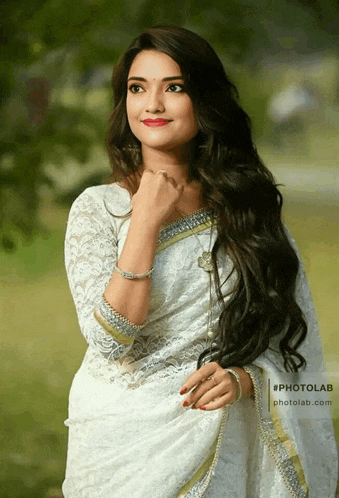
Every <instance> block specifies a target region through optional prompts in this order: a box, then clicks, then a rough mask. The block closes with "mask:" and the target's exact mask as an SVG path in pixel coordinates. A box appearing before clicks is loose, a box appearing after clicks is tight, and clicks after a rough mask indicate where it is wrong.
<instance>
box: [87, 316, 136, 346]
mask: <svg viewBox="0 0 339 498" xmlns="http://www.w3.org/2000/svg"><path fill="white" fill-rule="evenodd" d="M93 314H94V317H95V319H96V321H97V322H98V323H99V324H100V325H101V327H102V328H103V329H104V330H105V331H106V332H107V333H108V334H110V335H111V336H112V337H113V338H114V339H116V340H117V341H118V342H120V343H121V344H125V345H126V346H129V345H130V344H132V343H133V342H134V337H129V336H127V335H124V334H122V333H121V332H119V331H118V330H117V329H116V328H114V327H112V326H111V325H109V324H108V323H107V322H106V321H105V320H104V319H103V318H102V317H101V316H100V315H99V312H98V311H97V310H94V312H93Z"/></svg>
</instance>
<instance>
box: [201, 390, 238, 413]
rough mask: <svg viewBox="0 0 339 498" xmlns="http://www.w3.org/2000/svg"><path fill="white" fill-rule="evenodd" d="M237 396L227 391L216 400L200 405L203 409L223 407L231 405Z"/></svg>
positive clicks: (209, 409)
mask: <svg viewBox="0 0 339 498" xmlns="http://www.w3.org/2000/svg"><path fill="white" fill-rule="evenodd" d="M234 399H235V396H234V395H232V393H226V394H224V395H223V396H220V398H218V399H216V400H215V401H210V402H209V403H206V404H204V405H202V406H200V409H201V410H206V411H211V410H217V409H219V408H223V407H224V406H226V405H231V404H232V403H233V402H234Z"/></svg>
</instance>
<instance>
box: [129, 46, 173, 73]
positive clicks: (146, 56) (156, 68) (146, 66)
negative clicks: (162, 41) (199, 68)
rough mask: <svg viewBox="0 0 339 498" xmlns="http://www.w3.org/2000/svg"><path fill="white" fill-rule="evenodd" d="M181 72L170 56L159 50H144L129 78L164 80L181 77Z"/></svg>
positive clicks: (138, 56)
mask: <svg viewBox="0 0 339 498" xmlns="http://www.w3.org/2000/svg"><path fill="white" fill-rule="evenodd" d="M179 75H181V70H180V66H179V64H177V63H176V62H175V61H174V60H173V59H172V58H171V57H170V56H169V55H167V54H164V53H163V52H159V51H157V50H143V51H142V52H139V53H138V55H137V56H136V57H135V58H134V60H133V62H132V65H131V67H130V70H129V73H128V77H130V76H142V77H145V78H164V77H165V76H179Z"/></svg>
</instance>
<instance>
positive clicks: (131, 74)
mask: <svg viewBox="0 0 339 498" xmlns="http://www.w3.org/2000/svg"><path fill="white" fill-rule="evenodd" d="M113 89H114V97H115V103H114V110H113V113H112V118H111V126H110V129H109V133H108V140H107V147H108V152H109V154H110V158H111V161H112V165H113V168H114V169H113V179H114V182H113V183H112V184H109V185H103V186H96V187H91V188H89V189H87V190H85V192H83V193H82V194H81V195H80V196H79V197H78V198H77V199H76V201H75V202H74V204H73V206H72V208H71V212H70V215H69V221H68V227H67V233H66V244H65V258H66V268H67V273H68V278H69V282H70V288H71V292H72V294H73V298H74V301H75V305H76V309H77V313H78V318H79V324H80V328H81V331H82V333H83V334H84V336H85V338H86V340H87V342H88V344H89V347H88V349H87V352H86V355H85V358H84V360H83V363H82V365H81V367H80V369H79V371H78V372H77V374H76V375H75V378H74V381H73V384H72V388H71V393H70V405H69V418H68V419H67V421H66V422H65V423H66V425H67V426H68V427H69V447H68V457H67V468H66V479H65V481H64V483H63V492H64V495H65V498H85V497H86V498H92V497H93V498H98V497H105V498H110V497H112V498H127V497H128V498H129V497H131V498H132V497H133V498H146V497H152V498H157V497H159V498H174V497H179V496H180V497H183V496H184V497H187V498H188V497H201V496H204V497H205V498H220V497H232V498H234V497H239V498H249V497H251V498H252V497H253V498H256V497H259V496H260V497H263V498H266V497H272V498H273V497H274V498H277V497H280V498H285V497H286V498H287V497H291V496H294V497H306V496H310V497H312V496H313V497H317V498H319V497H320V496H324V497H325V496H326V497H332V496H334V492H335V480H336V468H335V458H336V447H335V442H334V436H333V430H332V425H331V420H330V416H329V413H328V411H326V409H325V408H324V410H322V412H321V415H320V416H318V417H311V416H310V415H307V414H306V415H305V412H304V413H301V412H300V410H299V412H298V407H295V406H294V405H293V403H290V406H288V408H284V412H282V411H281V409H280V407H279V406H278V408H275V409H274V411H273V408H272V406H271V405H272V402H270V403H268V402H267V399H268V396H270V392H267V393H264V391H263V389H264V387H265V386H266V385H267V381H268V382H271V383H272V385H273V384H277V385H279V384H280V385H285V384H287V381H289V382H290V381H291V375H292V374H287V373H286V372H298V371H299V372H300V371H301V370H302V368H305V366H306V370H305V372H306V373H307V375H308V376H309V377H310V376H311V373H312V372H318V371H319V370H321V368H322V351H321V344H320V339H319V334H318V330H317V325H316V320H315V317H314V310H313V307H312V303H311V298H310V295H309V290H308V286H307V282H306V279H305V276H304V273H303V271H302V269H299V264H298V258H297V256H296V253H295V249H294V248H293V247H292V245H293V241H292V239H291V238H290V236H289V235H288V234H287V233H286V230H285V229H284V227H283V225H282V222H281V216H280V213H281V204H282V199H281V195H280V193H279V192H278V190H277V188H276V186H275V184H274V180H273V177H272V175H271V174H270V172H269V171H268V170H267V169H266V168H265V167H264V166H263V164H262V163H261V161H260V159H259V157H258V154H257V152H256V149H255V147H254V145H253V143H252V139H251V133H250V127H249V119H248V117H247V115H246V113H245V112H244V111H243V110H242V109H241V108H240V107H239V105H238V103H237V100H236V90H235V88H234V86H233V85H232V84H231V83H230V81H229V80H228V78H227V76H226V75H225V72H224V69H223V66H222V64H221V62H220V60H219V59H218V57H217V55H216V54H215V52H214V50H213V49H212V48H211V47H210V45H209V44H208V43H207V42H206V41H204V40H203V39H202V38H200V37H199V36H197V35H196V34H194V33H192V32H190V31H188V30H186V29H183V28H180V27H177V26H157V27H153V28H150V29H148V30H146V31H145V32H144V33H143V34H141V35H140V36H139V37H138V38H137V39H136V40H135V41H134V42H133V43H132V44H131V46H130V47H129V49H128V50H127V52H126V53H125V54H124V56H123V57H122V59H121V61H120V63H119V64H118V65H117V66H116V68H115V70H114V74H113ZM306 331H307V336H306ZM305 338H306V339H305ZM284 372H285V373H284ZM298 375H299V376H298ZM300 379H301V377H300V374H297V373H295V374H294V378H293V382H298V380H300ZM307 394H308V395H309V398H312V395H314V393H313V392H311V393H307ZM322 394H323V393H322ZM279 396H280V398H281V400H282V401H283V404H284V402H286V401H287V402H289V401H290V402H291V401H293V400H292V393H291V392H290V391H289V390H286V392H285V391H283V392H282V393H279ZM318 397H319V393H318ZM280 398H279V400H276V399H274V401H280ZM267 405H268V406H267ZM284 406H285V405H284ZM265 407H266V408H267V409H265ZM277 409H279V410H280V411H277Z"/></svg>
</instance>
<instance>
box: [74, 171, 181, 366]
mask: <svg viewBox="0 0 339 498" xmlns="http://www.w3.org/2000/svg"><path fill="white" fill-rule="evenodd" d="M181 193H182V188H179V187H178V188H177V187H176V185H175V184H174V183H173V181H172V180H171V179H169V178H167V177H166V176H165V175H163V174H161V173H160V174H154V173H152V172H147V174H146V175H145V174H144V175H143V177H142V181H141V183H140V187H139V190H138V192H137V194H136V195H135V196H134V197H133V214H132V217H131V222H130V227H129V230H128V234H127V238H126V241H125V244H124V248H123V251H122V254H121V257H120V258H119V261H118V266H119V267H120V268H121V269H123V270H126V271H131V272H135V273H144V272H145V271H147V270H149V269H150V267H151V266H152V262H153V258H154V255H155V251H156V244H157V238H158V233H159V230H160V226H161V223H162V222H163V220H164V219H166V217H167V216H168V214H169V212H171V210H172V209H173V207H174V204H175V203H176V202H177V200H178V199H179V196H180V194H181ZM150 213H152V216H150ZM112 224H113V228H112ZM117 235H118V234H117V227H116V219H115V218H114V217H112V216H111V215H110V214H109V213H108V212H107V210H106V209H105V207H104V203H103V202H102V200H101V199H100V198H96V196H95V195H92V193H91V191H90V189H88V190H86V191H85V192H83V194H81V195H80V196H79V197H78V199H76V201H75V202H74V204H73V205H72V208H71V211H70V215H69V220H68V226H67V232H66V240H65V263H66V271H67V276H68V279H69V284H70V289H71V293H72V295H73V298H74V302H75V306H76V310H77V314H78V319H79V324H80V328H81V331H82V333H83V335H84V336H85V338H86V340H87V342H88V343H89V344H90V345H91V346H93V347H95V348H97V349H99V350H100V352H101V353H103V354H104V355H105V356H107V357H108V358H110V359H117V358H118V357H120V356H122V355H124V354H126V353H127V352H128V350H129V349H130V348H131V346H132V344H133V340H134V337H135V336H136V335H137V334H138V332H139V331H140V330H141V328H142V326H143V325H142V323H143V322H144V320H145V318H146V314H147V310H148V306H149V295H150V279H149V278H145V279H142V280H127V279H125V278H123V277H121V275H120V274H119V273H117V272H115V271H114V268H115V265H116V263H117V258H118V246H117ZM103 294H104V296H105V299H104V298H103Z"/></svg>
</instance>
